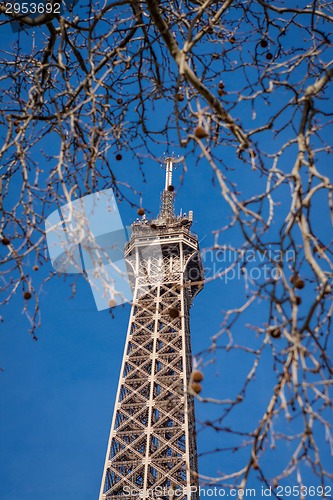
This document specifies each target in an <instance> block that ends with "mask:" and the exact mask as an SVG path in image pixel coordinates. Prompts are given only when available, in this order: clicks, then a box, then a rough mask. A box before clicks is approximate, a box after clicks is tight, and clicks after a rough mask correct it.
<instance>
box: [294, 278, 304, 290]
mask: <svg viewBox="0 0 333 500" xmlns="http://www.w3.org/2000/svg"><path fill="white" fill-rule="evenodd" d="M293 284H294V287H295V288H298V289H299V290H302V288H304V286H305V283H304V281H303V280H302V278H300V277H299V276H297V278H296V279H295V280H294V281H293Z"/></svg>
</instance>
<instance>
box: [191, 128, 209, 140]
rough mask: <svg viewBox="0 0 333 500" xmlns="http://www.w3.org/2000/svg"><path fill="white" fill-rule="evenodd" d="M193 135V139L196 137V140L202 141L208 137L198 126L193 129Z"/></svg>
mask: <svg viewBox="0 0 333 500" xmlns="http://www.w3.org/2000/svg"><path fill="white" fill-rule="evenodd" d="M194 135H195V137H197V138H198V139H204V138H205V137H207V136H208V134H207V132H206V130H205V129H204V128H203V127H201V125H198V126H197V127H196V128H195V129H194Z"/></svg>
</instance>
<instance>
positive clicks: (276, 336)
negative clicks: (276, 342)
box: [269, 326, 281, 339]
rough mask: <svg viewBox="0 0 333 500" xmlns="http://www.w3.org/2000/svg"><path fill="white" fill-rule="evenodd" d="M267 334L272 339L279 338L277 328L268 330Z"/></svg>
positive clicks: (279, 332)
mask: <svg viewBox="0 0 333 500" xmlns="http://www.w3.org/2000/svg"><path fill="white" fill-rule="evenodd" d="M269 333H270V334H271V337H273V339H278V338H280V337H281V329H280V328H279V327H278V326H274V327H272V328H270V330H269Z"/></svg>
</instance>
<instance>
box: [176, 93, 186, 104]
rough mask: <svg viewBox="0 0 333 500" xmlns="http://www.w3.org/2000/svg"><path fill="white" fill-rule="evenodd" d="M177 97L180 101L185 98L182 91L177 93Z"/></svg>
mask: <svg viewBox="0 0 333 500" xmlns="http://www.w3.org/2000/svg"><path fill="white" fill-rule="evenodd" d="M177 99H178V101H179V102H182V101H183V100H184V99H185V96H184V94H183V92H179V94H178V95H177Z"/></svg>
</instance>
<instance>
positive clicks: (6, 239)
mask: <svg viewBox="0 0 333 500" xmlns="http://www.w3.org/2000/svg"><path fill="white" fill-rule="evenodd" d="M1 243H2V244H3V245H5V246H7V245H9V243H10V239H8V238H2V240H1Z"/></svg>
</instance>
